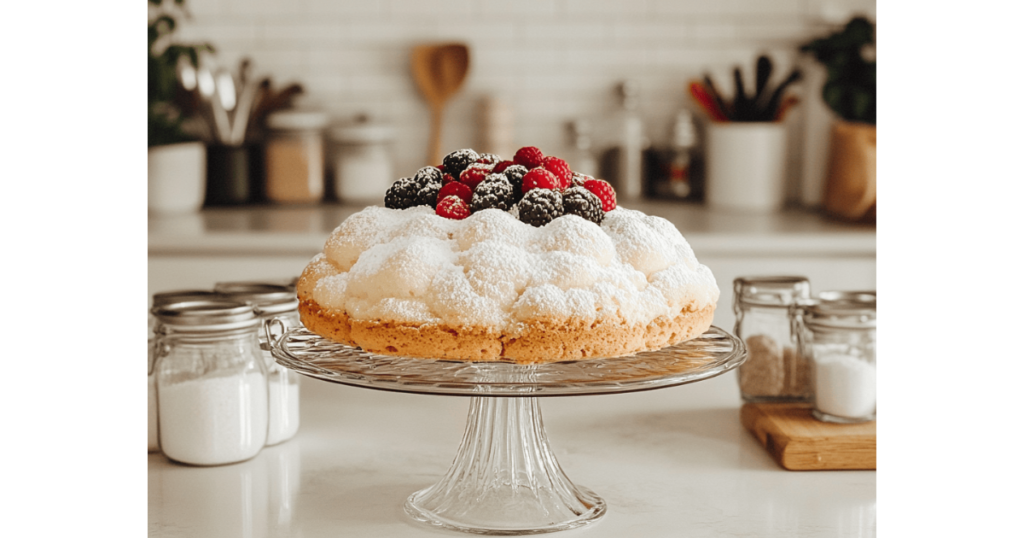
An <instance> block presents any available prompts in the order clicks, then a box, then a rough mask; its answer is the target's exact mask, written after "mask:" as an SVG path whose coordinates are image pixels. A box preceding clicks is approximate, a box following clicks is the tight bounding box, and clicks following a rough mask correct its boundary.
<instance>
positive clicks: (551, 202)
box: [519, 189, 562, 227]
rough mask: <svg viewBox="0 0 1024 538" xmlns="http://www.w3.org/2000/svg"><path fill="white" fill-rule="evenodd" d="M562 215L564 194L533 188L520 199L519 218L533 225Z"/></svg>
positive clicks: (542, 223) (541, 223)
mask: <svg viewBox="0 0 1024 538" xmlns="http://www.w3.org/2000/svg"><path fill="white" fill-rule="evenodd" d="M561 216H562V194H561V193H559V192H558V191H552V190H547V189H533V190H531V191H529V192H527V193H526V194H524V195H523V199H522V200H520V201H519V220H521V221H523V222H525V223H527V224H530V225H533V226H538V227H539V226H544V225H545V224H547V223H549V222H551V221H553V220H555V219H557V218H558V217H561Z"/></svg>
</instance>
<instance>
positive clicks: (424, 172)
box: [412, 166, 444, 185]
mask: <svg viewBox="0 0 1024 538" xmlns="http://www.w3.org/2000/svg"><path fill="white" fill-rule="evenodd" d="M443 175H444V172H442V171H440V170H438V169H437V167H436V166H424V167H423V168H420V169H419V170H417V171H416V175H414V176H412V177H413V178H414V179H415V180H416V182H417V183H419V184H420V185H426V184H427V183H441V177H442V176H443Z"/></svg>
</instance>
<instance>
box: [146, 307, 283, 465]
mask: <svg viewBox="0 0 1024 538" xmlns="http://www.w3.org/2000/svg"><path fill="white" fill-rule="evenodd" d="M153 314H154V315H155V316H156V317H157V318H158V319H159V321H160V323H159V331H158V334H157V343H156V350H157V353H156V356H157V358H156V365H155V372H156V393H157V404H158V407H159V409H160V414H159V440H160V450H161V451H162V452H163V453H164V455H165V456H167V457H168V458H169V459H171V460H174V461H177V462H181V463H187V464H192V465H221V464H225V463H234V462H239V461H244V460H247V459H250V458H252V457H253V456H255V455H256V454H258V453H259V452H260V450H261V449H262V448H263V446H264V445H265V444H266V441H267V422H268V420H267V399H268V398H267V369H266V363H265V362H264V360H263V357H261V356H260V351H259V340H258V339H257V336H256V333H257V329H258V328H259V326H260V320H259V318H258V317H257V316H256V313H255V312H254V311H253V308H252V307H251V306H249V305H247V304H244V303H237V302H229V301H190V302H184V303H172V304H169V305H164V306H159V307H157V308H155V309H154V310H153Z"/></svg>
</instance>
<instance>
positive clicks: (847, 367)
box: [794, 291, 876, 423]
mask: <svg viewBox="0 0 1024 538" xmlns="http://www.w3.org/2000/svg"><path fill="white" fill-rule="evenodd" d="M875 317H876V316H875V292H873V291H866V292H840V291H826V292H821V293H819V294H818V295H817V296H816V297H815V299H814V300H813V301H812V302H811V303H810V304H807V305H804V306H802V307H800V308H798V309H797V314H796V315H795V316H794V325H796V326H797V332H798V334H799V337H800V338H799V339H800V347H801V350H802V354H803V355H804V357H806V358H807V359H809V361H810V364H811V383H812V388H813V391H814V410H813V415H814V417H815V418H817V419H818V420H821V421H825V422H839V423H856V422H868V421H871V420H875V407H876V401H875V394H876V392H875V388H876V381H875V380H876V376H875V341H876V337H875Z"/></svg>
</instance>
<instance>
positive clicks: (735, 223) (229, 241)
mask: <svg viewBox="0 0 1024 538" xmlns="http://www.w3.org/2000/svg"><path fill="white" fill-rule="evenodd" d="M362 207H363V206H355V205H331V204H324V205H315V206H277V207H275V206H248V207H238V208H230V207H228V208H211V209H205V210H203V211H201V212H199V213H191V214H185V215H177V216H152V215H151V216H150V218H149V253H150V255H176V254H239V255H247V254H301V255H310V256H311V255H313V254H315V253H317V252H319V251H320V250H321V249H322V248H323V245H324V241H326V239H327V237H328V235H329V234H330V232H331V231H332V230H333V229H334V228H335V227H337V226H338V224H340V223H341V221H343V220H344V219H345V218H347V217H348V216H349V215H351V214H353V213H355V212H356V211H359V210H360V209H362ZM626 207H629V208H630V209H638V210H640V211H643V212H645V213H647V214H650V215H658V216H661V217H664V218H666V219H668V220H669V221H671V222H672V223H673V224H675V225H676V227H677V228H678V229H679V231H680V232H681V233H682V234H683V236H684V237H686V239H687V241H689V243H690V245H691V246H692V247H693V248H694V250H695V251H697V252H699V253H701V255H704V256H714V255H732V254H743V255H803V254H809V255H831V254H840V255H864V256H874V255H875V227H874V226H870V225H857V224H847V223H842V222H835V221H831V220H828V219H824V218H822V217H821V216H820V215H819V214H817V213H815V212H811V211H806V210H797V209H790V210H786V211H784V212H781V213H774V214H749V213H731V212H723V211H715V210H711V209H708V208H706V207H704V206H699V205H693V204H684V203H673V202H657V201H643V202H636V203H633V204H629V205H627V206H626Z"/></svg>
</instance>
